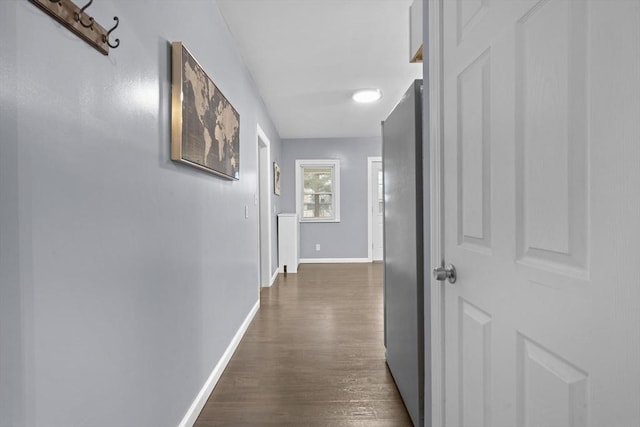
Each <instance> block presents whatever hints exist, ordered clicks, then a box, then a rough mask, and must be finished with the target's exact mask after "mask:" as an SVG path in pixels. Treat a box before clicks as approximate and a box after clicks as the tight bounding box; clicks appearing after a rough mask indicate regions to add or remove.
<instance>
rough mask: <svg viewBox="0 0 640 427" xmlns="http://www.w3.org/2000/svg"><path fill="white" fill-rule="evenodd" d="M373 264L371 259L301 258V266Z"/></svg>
mask: <svg viewBox="0 0 640 427" xmlns="http://www.w3.org/2000/svg"><path fill="white" fill-rule="evenodd" d="M365 262H371V260H370V259H369V258H300V264H343V263H344V264H355V263H365Z"/></svg>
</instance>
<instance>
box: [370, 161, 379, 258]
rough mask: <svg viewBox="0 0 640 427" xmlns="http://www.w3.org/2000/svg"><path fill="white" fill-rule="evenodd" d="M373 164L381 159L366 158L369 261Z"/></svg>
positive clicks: (371, 241) (371, 238) (371, 242)
mask: <svg viewBox="0 0 640 427" xmlns="http://www.w3.org/2000/svg"><path fill="white" fill-rule="evenodd" d="M374 162H380V163H382V157H380V156H376V157H367V191H368V192H367V211H368V212H367V224H368V227H367V228H368V231H367V242H368V244H367V247H368V249H367V257H368V258H369V261H373V197H371V194H372V193H373V181H372V179H371V171H372V170H373V163H374Z"/></svg>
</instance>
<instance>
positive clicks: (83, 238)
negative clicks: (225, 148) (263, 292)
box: [0, 0, 280, 427]
mask: <svg viewBox="0 0 640 427" xmlns="http://www.w3.org/2000/svg"><path fill="white" fill-rule="evenodd" d="M89 10H90V12H91V13H92V14H93V15H94V16H95V17H96V20H97V21H98V22H99V23H101V24H103V25H105V26H107V27H109V26H111V22H112V20H111V17H113V16H115V15H117V16H119V17H120V26H119V28H118V29H117V30H116V32H115V33H114V36H116V37H118V38H120V40H121V46H120V48H118V49H115V50H113V51H112V52H111V54H110V56H108V57H104V56H103V55H101V54H100V53H98V52H96V51H95V50H94V49H93V48H91V47H89V46H88V45H87V44H85V43H84V42H83V41H81V40H80V39H78V38H77V37H75V36H74V35H72V34H71V33H70V32H69V31H67V30H66V29H64V28H63V27H61V26H60V25H58V24H56V23H54V21H53V20H52V19H51V18H49V17H48V16H46V15H45V14H44V13H43V12H41V11H40V10H38V9H37V8H36V7H35V6H34V5H32V4H31V3H29V2H26V1H21V0H3V1H1V2H0V113H1V115H0V281H1V282H0V426H2V427H7V426H9V427H11V426H21V427H22V426H36V425H37V426H47V427H50V426H64V427H71V426H107V425H108V426H153V427H157V426H175V425H177V424H178V422H179V421H180V420H181V419H182V417H183V416H184V414H185V412H186V411H187V409H188V408H189V405H190V404H191V403H192V401H193V400H194V398H195V397H196V394H197V393H198V391H199V390H200V389H201V387H202V386H203V384H204V382H205V380H206V379H207V377H208V375H209V374H210V373H211V371H212V369H213V367H214V366H215V364H216V362H217V361H218V360H219V358H220V357H221V356H222V354H223V352H224V350H225V349H226V348H227V346H228V345H229V343H230V340H231V339H232V337H233V335H234V334H235V332H236V331H237V329H238V327H239V326H240V325H241V323H242V322H243V320H244V319H245V317H246V316H247V314H248V313H249V311H250V310H251V308H252V307H253V306H254V304H255V303H256V302H257V301H258V241H257V239H258V229H257V220H256V213H257V207H256V205H255V204H254V197H255V192H256V123H257V122H259V123H260V125H261V126H262V128H263V129H264V130H265V132H266V133H267V135H268V136H269V138H270V139H271V143H272V146H271V149H272V152H273V153H274V155H275V157H276V158H277V157H278V156H279V153H280V147H279V144H280V142H279V138H278V135H277V134H276V132H275V131H274V128H273V126H272V124H271V122H270V119H269V117H268V116H267V113H266V109H265V107H264V105H263V103H262V101H261V99H260V97H259V95H258V93H257V90H256V89H255V85H254V83H253V81H252V79H251V77H250V75H249V73H248V72H247V70H246V69H245V67H244V65H243V63H242V60H241V58H240V56H239V54H238V53H237V50H236V48H235V45H234V42H233V40H232V38H231V36H230V35H229V33H228V31H227V27H226V25H225V23H224V21H223V19H222V17H221V15H220V13H219V11H218V8H217V6H216V3H215V1H212V0H208V1H204V0H203V1H189V2H183V1H179V0H174V1H162V2H149V1H112V0H101V1H98V2H95V4H94V5H93V6H92V7H91V8H90V9H89ZM174 40H181V41H183V42H184V43H185V44H186V46H187V47H188V48H189V49H190V50H191V52H192V53H193V54H194V55H195V56H196V58H197V59H198V60H199V61H200V63H201V64H202V66H203V67H204V69H205V70H207V72H208V73H209V75H210V76H211V77H212V78H213V79H214V81H215V82H216V83H217V84H218V86H219V87H220V89H221V90H222V91H223V92H224V93H225V95H226V96H227V98H228V99H229V100H230V102H231V103H232V104H233V105H234V106H235V108H236V109H237V110H238V111H239V113H240V121H241V129H240V135H241V154H240V167H241V170H240V181H227V180H224V179H220V178H218V177H215V176H212V175H208V174H206V173H203V172H200V171H198V170H196V169H193V168H189V167H187V166H183V165H179V164H176V163H174V162H172V161H171V160H170V159H169V140H170V129H169V123H170V120H169V119H170V108H169V102H170V82H169V78H170V50H169V42H170V41H174ZM274 200H277V199H274ZM245 205H247V206H249V212H250V215H249V219H245V218H244V206H245ZM274 224H275V222H274ZM274 236H275V232H274ZM274 248H275V244H274ZM272 270H274V271H275V265H274V266H273V268H272Z"/></svg>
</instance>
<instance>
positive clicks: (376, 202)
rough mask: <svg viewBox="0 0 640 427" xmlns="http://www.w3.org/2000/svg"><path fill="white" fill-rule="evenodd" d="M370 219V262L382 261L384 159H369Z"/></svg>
mask: <svg viewBox="0 0 640 427" xmlns="http://www.w3.org/2000/svg"><path fill="white" fill-rule="evenodd" d="M367 162H368V167H367V171H368V177H369V178H368V182H369V185H368V189H369V193H368V201H369V203H368V211H369V214H368V218H369V245H368V246H369V260H370V261H382V259H383V258H384V245H383V237H382V236H383V220H384V197H383V194H384V193H383V188H382V157H368V158H367Z"/></svg>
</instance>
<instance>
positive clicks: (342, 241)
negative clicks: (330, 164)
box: [281, 137, 382, 258]
mask: <svg viewBox="0 0 640 427" xmlns="http://www.w3.org/2000/svg"><path fill="white" fill-rule="evenodd" d="M381 152H382V139H381V137H371V138H328V139H283V140H282V154H281V155H282V164H281V169H282V171H281V172H282V211H283V212H295V209H296V206H295V205H296V201H295V161H296V160H297V159H340V187H341V188H340V222H338V223H334V222H328V223H301V224H300V257H301V258H367V256H368V250H367V241H368V230H367V227H368V225H367V157H373V156H380V155H381ZM316 243H320V248H321V250H320V251H319V252H318V251H316V250H315V245H316Z"/></svg>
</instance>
